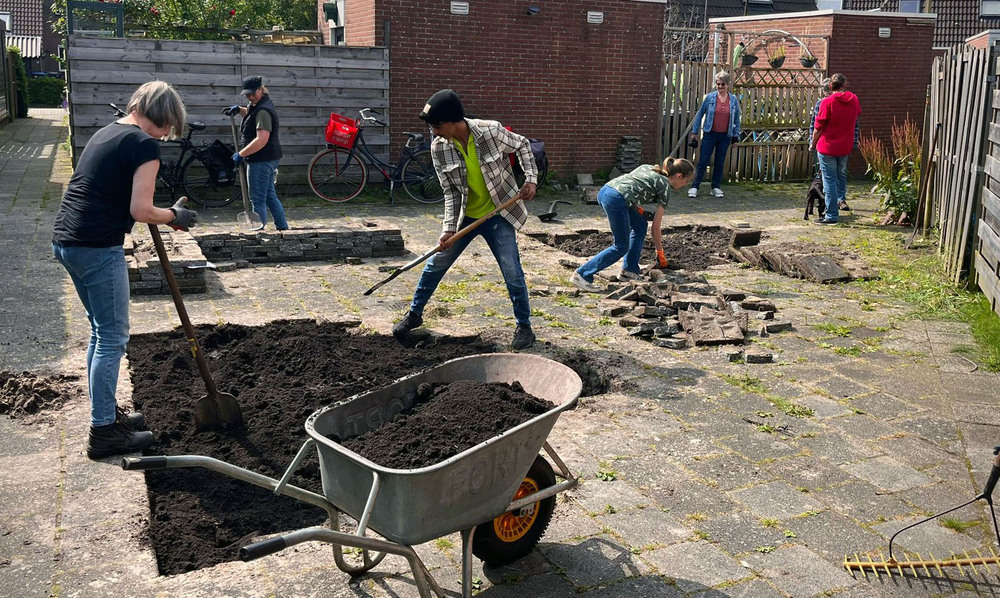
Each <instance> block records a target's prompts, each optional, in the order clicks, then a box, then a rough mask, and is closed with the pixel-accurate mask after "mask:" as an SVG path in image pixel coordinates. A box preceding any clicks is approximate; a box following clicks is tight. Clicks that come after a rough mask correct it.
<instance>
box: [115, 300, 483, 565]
mask: <svg viewBox="0 0 1000 598" xmlns="http://www.w3.org/2000/svg"><path fill="white" fill-rule="evenodd" d="M198 338H199V342H200V343H201V346H202V349H203V350H204V352H205V355H206V356H207V357H208V359H209V366H210V368H211V370H212V373H213V374H214V377H215V380H216V383H217V384H218V386H219V389H220V391H223V392H229V393H232V394H233V395H234V396H236V397H237V400H238V401H239V403H240V407H241V408H242V410H243V415H244V418H245V420H246V424H247V427H246V429H245V430H241V431H238V432H233V433H221V432H203V433H196V432H195V429H194V414H193V406H194V403H195V401H197V399H198V398H200V397H202V396H205V394H206V391H205V386H204V383H203V382H202V381H201V378H200V377H199V375H198V370H197V367H196V365H195V363H194V360H193V359H192V357H191V352H190V349H189V348H188V343H187V341H186V340H185V339H184V335H183V333H182V332H181V331H180V330H175V331H172V332H169V333H157V334H143V335H136V336H134V337H133V338H132V340H131V342H130V343H129V353H128V357H129V367H130V369H131V371H132V383H133V387H134V389H133V401H134V402H135V405H136V408H137V409H138V410H141V411H142V412H143V413H144V414H145V415H146V418H147V421H148V422H149V425H150V429H151V430H152V431H153V432H154V434H156V437H157V444H156V445H154V446H153V447H152V448H151V449H150V450H149V451H147V454H166V455H181V454H195V455H206V456H210V457H215V458H217V459H221V460H223V461H226V462H228V463H232V464H234V465H238V466H240V467H243V468H246V469H249V470H251V471H254V472H257V473H262V474H264V475H268V476H271V477H275V478H278V477H281V474H282V473H284V470H285V468H287V467H288V464H289V463H291V461H292V459H293V458H294V456H295V453H296V452H297V451H298V449H299V447H300V446H301V445H302V443H303V442H305V440H306V438H307V436H306V433H305V420H306V418H307V417H308V416H309V415H310V414H311V413H312V412H313V411H315V410H316V409H319V408H320V407H323V406H325V405H329V404H330V403H333V402H335V401H339V400H342V399H345V398H347V397H350V396H352V395H355V394H358V393H361V392H365V391H368V390H371V389H374V388H378V387H381V386H385V385H387V384H390V383H391V382H393V381H394V380H396V379H397V378H400V377H402V376H405V375H407V374H412V373H414V372H417V371H421V370H424V369H426V368H428V367H431V366H434V365H437V364H440V363H441V362H443V361H447V360H449V359H453V358H455V357H461V356H463V355H472V354H476V353H492V352H494V347H493V345H490V344H485V343H482V342H479V340H478V339H477V338H475V337H468V338H454V337H451V338H447V337H446V338H439V339H436V340H435V339H433V338H428V339H427V340H425V341H423V342H421V343H420V344H419V345H418V346H417V347H412V348H407V347H403V346H401V345H400V344H399V343H398V342H396V341H395V339H393V338H392V337H390V336H383V335H369V334H361V333H357V332H351V331H348V330H344V329H343V328H342V327H338V326H337V325H334V324H324V323H316V322H314V321H311V320H296V321H287V320H285V321H277V322H272V323H270V324H268V325H266V326H262V327H247V326H238V325H233V324H225V325H222V326H219V327H216V326H200V327H199V330H198ZM146 481H147V484H148V488H149V498H150V506H151V509H152V516H151V521H150V536H151V540H152V543H153V546H154V548H155V550H156V555H157V562H158V565H159V568H160V571H161V573H164V574H176V573H183V572H185V571H191V570H194V569H199V568H202V567H207V566H211V565H214V564H217V563H220V562H223V561H226V560H234V559H235V558H236V554H237V551H238V550H239V548H240V546H242V545H245V544H246V543H248V540H249V538H250V537H252V536H255V535H259V534H269V533H275V532H279V531H283V530H291V529H297V528H301V527H308V526H313V525H319V524H322V523H323V521H324V520H325V519H326V514H325V513H324V512H323V511H321V510H319V509H316V508H315V507H312V506H309V505H307V504H305V503H302V502H299V501H296V500H292V499H290V498H287V497H276V496H274V495H273V494H272V493H271V492H269V491H267V490H265V489H263V488H258V487H256V486H252V485H250V484H247V483H245V482H239V481H237V480H234V479H231V478H229V477H226V476H223V475H221V474H217V473H213V472H209V471H205V470H199V469H171V470H162V471H150V472H147V473H146ZM291 483H292V484H294V485H297V486H300V487H304V488H307V489H309V490H312V491H314V492H321V488H320V478H319V468H318V462H317V460H316V457H315V455H312V456H310V457H309V458H308V459H306V461H305V462H304V463H303V466H302V467H300V468H299V470H298V472H297V474H296V475H295V476H293V478H292V480H291Z"/></svg>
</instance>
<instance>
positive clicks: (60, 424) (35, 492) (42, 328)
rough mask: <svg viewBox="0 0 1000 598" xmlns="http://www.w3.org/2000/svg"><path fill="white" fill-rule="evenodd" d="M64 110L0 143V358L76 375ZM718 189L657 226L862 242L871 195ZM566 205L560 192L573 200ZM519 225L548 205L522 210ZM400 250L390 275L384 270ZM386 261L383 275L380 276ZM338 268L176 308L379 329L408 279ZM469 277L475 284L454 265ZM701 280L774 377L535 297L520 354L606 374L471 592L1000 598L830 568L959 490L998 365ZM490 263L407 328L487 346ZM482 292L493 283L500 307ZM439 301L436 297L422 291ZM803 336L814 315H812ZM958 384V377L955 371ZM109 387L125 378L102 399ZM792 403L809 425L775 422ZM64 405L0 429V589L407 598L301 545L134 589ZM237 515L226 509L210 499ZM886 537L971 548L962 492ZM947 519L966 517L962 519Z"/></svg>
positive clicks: (138, 324) (231, 286) (406, 215)
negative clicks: (339, 321)
mask: <svg viewBox="0 0 1000 598" xmlns="http://www.w3.org/2000/svg"><path fill="white" fill-rule="evenodd" d="M64 118H65V116H64V113H63V112H61V111H58V110H54V111H41V110H33V111H32V113H31V118H29V119H25V120H19V121H16V122H15V123H13V124H11V125H7V126H5V127H4V128H2V129H0V248H2V250H3V251H2V252H0V310H2V311H0V369H7V370H30V371H33V372H40V373H46V372H62V373H70V374H80V373H81V372H82V371H83V357H84V347H85V344H86V340H87V338H88V334H89V332H88V329H87V324H86V318H85V317H84V314H83V312H82V308H81V306H80V305H79V301H78V300H77V299H76V296H75V294H74V293H73V291H72V288H71V285H70V284H69V280H68V277H67V276H66V275H65V273H64V272H63V271H62V269H61V268H60V267H59V266H58V264H57V263H56V262H55V261H54V260H53V259H52V257H51V251H50V249H49V237H50V234H51V222H52V219H53V217H54V214H55V211H56V209H57V207H58V201H59V198H60V197H61V193H62V189H63V187H64V185H65V183H66V182H67V181H68V178H69V175H70V169H69V165H68V156H67V155H66V154H65V150H64V148H63V146H62V145H61V144H62V142H63V141H64V139H65V135H66V126H65V124H64ZM728 195H729V197H727V199H725V200H715V199H709V198H707V197H699V198H696V199H693V200H692V199H688V198H686V197H684V198H681V199H679V200H677V201H676V202H674V204H673V205H672V207H671V210H670V214H669V218H668V221H667V223H666V224H667V225H680V224H689V223H706V224H729V223H731V222H733V221H747V222H751V223H752V224H753V225H754V226H756V227H761V228H764V229H765V230H767V231H768V235H769V237H770V238H771V239H780V240H794V239H808V240H817V241H819V242H826V243H830V244H845V245H847V244H849V243H850V242H851V240H852V239H855V238H859V237H863V236H864V235H865V234H866V223H867V222H870V214H871V208H872V207H873V206H872V205H866V202H865V201H864V200H863V199H861V198H859V199H858V200H855V201H852V204H854V205H855V208H856V211H855V212H854V213H853V214H852V216H851V217H850V218H848V219H847V222H848V225H847V226H842V227H836V228H832V229H831V228H828V227H815V226H807V225H805V224H803V222H802V220H801V212H800V210H801V202H800V198H799V195H800V194H794V196H793V195H792V194H791V193H788V192H782V191H781V188H780V187H776V188H772V187H766V186H745V187H741V188H731V189H730V190H728ZM574 199H575V198H574ZM288 204H289V207H288V212H289V220H290V221H291V223H292V226H293V227H296V226H329V225H332V224H336V223H338V222H343V221H348V220H355V219H359V218H378V219H382V220H384V221H386V222H387V223H390V224H395V225H398V226H401V227H402V229H403V231H404V236H405V238H406V243H407V247H408V248H409V249H410V250H411V251H413V252H416V253H417V254H419V253H421V252H422V251H423V249H424V248H427V247H431V246H433V243H434V239H435V238H436V236H437V229H438V226H439V217H440V214H439V211H440V207H438V206H429V207H428V206H420V205H416V204H414V203H413V202H410V201H409V200H407V199H404V198H397V204H396V205H394V206H389V205H387V202H385V203H383V202H378V203H368V204H364V203H353V202H352V203H348V204H347V205H325V204H324V205H320V204H321V202H320V201H319V200H313V199H305V198H303V199H301V200H298V199H296V200H293V201H289V202H288ZM530 207H531V209H532V211H533V213H541V212H543V211H545V208H547V201H538V202H535V203H533V204H531V206H530ZM238 211H240V208H239V207H237V206H233V207H232V208H231V209H230V208H226V209H223V210H213V211H211V212H203V213H202V217H203V221H204V224H203V225H202V226H200V227H199V230H200V231H209V230H233V229H235V228H236V219H235V217H236V213H237V212H238ZM559 213H560V218H561V222H556V223H554V224H542V223H540V222H539V221H538V220H537V219H534V218H532V222H531V223H530V225H529V230H528V231H527V232H532V231H543V230H545V231H561V230H566V231H571V230H579V229H584V228H596V229H600V230H606V227H607V224H606V222H605V220H604V218H603V215H602V214H601V213H600V210H599V209H598V208H596V207H595V206H585V205H582V204H580V203H579V202H578V201H576V202H575V205H573V206H560V209H559ZM521 246H522V254H523V256H522V257H523V263H524V267H525V271H526V272H527V275H528V278H529V285H530V287H531V288H532V289H533V290H539V289H542V288H545V287H549V286H557V285H566V283H567V280H568V275H569V274H570V272H571V271H570V270H567V269H565V268H563V267H562V266H560V265H559V264H558V260H559V259H560V258H567V257H568V256H566V255H565V254H563V253H561V252H558V251H556V250H554V249H551V248H548V247H546V246H544V245H542V244H540V243H538V242H536V241H534V240H532V239H530V238H527V237H522V242H521ZM400 261H402V260H400ZM394 263H395V262H394ZM376 265H377V264H376V263H375V262H374V261H373V262H370V263H366V264H363V265H360V266H347V265H334V264H324V263H307V264H299V265H282V266H257V267H253V268H247V269H242V270H235V271H231V272H216V273H210V274H209V276H210V280H209V291H208V293H206V294H205V295H203V296H192V297H190V298H189V299H188V310H189V311H190V313H191V316H192V318H193V320H194V321H195V323H215V322H219V321H230V322H238V323H244V324H258V323H262V322H265V321H269V320H271V319H278V318H335V317H342V316H356V317H360V318H361V319H362V321H363V322H364V326H366V327H369V328H371V329H374V330H377V331H379V332H383V333H387V332H388V331H389V328H390V327H391V324H392V321H393V320H395V319H397V318H398V317H399V316H400V315H401V314H402V312H403V310H404V309H405V307H406V304H407V302H408V300H409V297H410V293H412V290H413V287H414V284H415V281H416V278H417V275H418V272H409V273H407V274H405V275H404V276H402V277H400V278H399V279H398V280H396V281H394V282H393V283H391V284H389V285H387V286H385V287H383V289H381V290H380V292H378V293H376V294H375V295H373V296H371V297H363V296H362V292H363V291H364V289H366V288H368V287H369V286H370V285H371V284H372V283H373V282H374V281H376V280H378V279H379V278H381V276H384V274H379V273H378V272H376V269H375V266H376ZM459 273H465V274H472V273H483V274H484V275H483V276H480V277H460V276H457V275H456V274H459ZM706 276H707V277H708V279H709V280H710V281H711V282H712V283H714V284H716V285H718V286H722V287H729V288H737V289H741V290H745V291H748V292H753V293H756V294H758V295H765V296H767V297H768V298H770V299H772V300H773V301H774V302H775V303H776V305H777V306H778V310H779V313H780V314H781V317H782V319H787V320H790V321H792V322H793V323H794V325H795V328H794V330H793V331H790V332H786V333H780V334H776V335H773V336H770V337H767V338H763V339H757V342H758V344H759V345H760V346H762V347H764V348H767V349H770V350H772V351H773V352H774V354H775V361H776V362H777V363H775V364H769V365H745V364H733V363H730V362H729V361H728V360H727V359H726V357H725V355H724V353H722V352H720V351H717V350H715V349H709V350H700V349H699V350H693V349H689V350H683V351H673V350H668V349H660V348H656V347H653V346H652V345H650V344H648V343H645V342H642V341H637V340H635V339H632V338H630V337H628V335H627V334H626V333H625V331H624V330H623V329H621V328H619V327H617V326H614V325H601V324H600V317H599V315H598V313H597V309H596V299H594V298H591V297H578V298H574V299H572V300H568V301H567V300H565V299H559V300H557V299H556V298H554V297H533V298H532V307H533V309H534V310H535V311H534V320H535V328H536V332H537V334H538V336H539V339H540V340H541V341H542V342H541V343H539V344H538V345H537V346H536V347H535V348H534V349H532V352H536V353H539V354H543V355H544V354H546V353H547V352H550V351H551V350H552V347H560V348H565V349H576V348H579V349H583V350H586V351H587V352H588V354H589V355H591V357H592V358H593V359H594V360H595V361H596V362H597V363H600V364H603V366H604V367H606V368H608V369H609V371H611V372H612V373H613V374H614V380H613V384H612V388H611V390H610V391H609V392H608V393H606V394H602V395H598V396H593V397H586V398H585V399H583V400H582V401H581V403H580V406H579V407H578V408H577V409H576V410H574V411H572V412H568V413H566V414H564V415H563V416H562V417H561V418H560V420H559V422H558V424H557V425H556V428H555V430H554V432H553V434H552V436H551V437H550V441H551V443H552V444H553V446H554V447H555V448H556V450H557V451H559V453H560V455H561V456H562V457H563V458H564V459H566V461H567V463H568V464H569V466H570V467H571V468H572V469H573V470H574V471H575V472H576V473H578V474H579V475H580V476H581V478H582V480H583V481H582V484H581V485H580V487H579V488H578V489H575V490H573V491H571V492H568V493H565V494H562V495H560V496H559V500H558V504H557V507H556V514H555V517H554V519H553V521H552V523H551V525H550V527H549V530H548V532H547V533H546V535H545V537H544V538H543V539H542V542H541V544H540V545H539V548H538V550H536V551H534V552H533V553H532V554H531V555H530V556H529V557H527V558H525V559H522V560H521V561H519V562H517V563H515V564H513V565H511V566H509V567H506V568H503V569H499V570H486V571H484V570H483V569H482V567H481V564H480V563H479V562H478V561H477V562H476V565H475V579H474V589H475V590H476V591H477V592H478V593H479V595H482V596H489V597H502V596H519V597H521V596H544V597H549V596H572V595H578V594H579V595H584V596H589V597H595V598H596V597H601V598H605V597H623V598H624V597H633V596H666V597H674V596H699V597H706V598H709V597H711V598H722V597H730V598H738V597H745V598H751V597H752V598H758V597H759V598H770V597H779V596H792V597H802V598H807V597H814V596H839V597H845V598H869V597H881V596H893V597H902V596H916V597H923V596H926V597H932V596H933V597H937V596H974V595H994V594H996V593H1000V588H998V586H997V579H998V577H997V571H996V568H995V567H994V571H992V573H991V574H990V575H982V574H981V573H972V572H969V571H968V570H966V571H964V572H963V573H962V574H960V573H958V572H957V571H953V572H952V574H951V575H950V577H948V578H935V579H926V578H918V579H914V578H912V577H911V578H903V579H899V578H893V579H892V580H888V579H886V577H885V576H884V575H883V576H881V578H878V579H873V578H867V579H865V578H862V577H861V576H857V577H855V576H851V575H849V574H848V573H846V572H845V571H844V570H843V568H842V567H841V564H840V563H841V560H842V559H843V557H844V554H846V553H851V554H853V553H855V552H858V553H862V552H865V551H877V550H882V551H884V550H885V547H886V544H887V541H888V537H889V536H890V535H892V533H893V532H894V531H896V530H898V529H900V528H901V527H903V526H904V525H906V524H907V523H909V522H911V521H915V520H916V518H918V517H920V516H923V515H927V514H930V513H933V512H937V511H939V510H943V509H945V508H949V507H951V506H954V505H957V504H960V503H962V502H965V501H967V500H969V499H971V498H973V497H974V496H975V495H976V494H977V493H978V492H980V491H981V488H982V484H983V483H984V482H985V479H986V476H987V474H988V472H989V470H990V465H991V462H992V454H991V451H992V448H993V446H994V445H996V444H1000V433H998V431H1000V430H998V426H1000V416H998V415H997V414H996V411H997V410H996V406H997V402H998V399H1000V376H998V375H997V374H992V373H986V372H984V371H982V370H980V369H975V370H974V364H972V363H970V362H969V361H968V360H966V359H965V358H963V357H960V356H959V355H957V354H956V353H954V352H953V350H954V349H955V348H956V347H959V346H962V345H968V344H970V343H971V338H970V336H969V331H968V329H967V328H966V327H965V326H964V325H960V324H955V323H949V322H938V321H927V320H913V319H909V318H908V317H907V316H906V314H907V313H908V311H909V309H910V308H909V306H907V305H902V304H898V303H896V302H894V301H892V300H890V299H889V298H887V297H883V296H878V295H875V294H873V293H872V292H871V291H870V290H869V289H867V288H866V287H865V286H864V285H862V284H849V285H836V286H821V285H816V284H812V283H808V282H802V281H796V280H791V279H788V278H783V277H780V276H777V275H773V274H768V273H765V272H759V271H754V270H747V269H742V268H739V267H737V266H735V265H724V266H720V267H716V268H712V269H710V270H709V271H708V272H707V273H706ZM502 288H503V287H502V282H501V281H500V277H499V273H498V271H497V268H496V266H495V264H494V263H493V258H492V256H491V255H490V253H489V251H488V250H487V249H486V247H485V245H482V246H480V245H476V246H474V247H473V248H471V249H470V251H469V252H468V253H467V254H466V256H464V257H463V259H462V261H461V262H460V263H459V264H457V265H456V269H455V272H454V273H453V274H450V275H449V277H447V278H446V279H445V281H444V284H443V285H442V288H441V289H440V290H439V291H438V293H437V295H436V297H435V299H434V300H432V302H431V304H430V306H429V309H428V312H427V314H426V316H427V317H426V319H427V326H428V327H429V328H431V329H432V330H434V331H435V332H438V333H442V334H449V333H458V332H463V333H466V332H470V331H473V332H483V333H484V334H485V335H487V336H489V337H491V338H496V339H497V341H498V342H509V338H510V334H511V333H512V331H513V322H512V319H511V317H510V306H509V301H508V300H507V299H506V297H505V294H504V293H503V292H502ZM498 291H500V292H498ZM444 299H447V301H445V300H444ZM177 324H178V321H177V319H176V315H175V314H174V310H173V307H172V304H171V303H170V300H169V298H168V297H136V298H134V300H133V305H132V332H133V334H140V333H143V332H152V331H163V330H167V329H170V328H172V327H174V326H176V325H177ZM824 325H825V326H824ZM973 370H974V371H973ZM130 388H131V387H130V384H129V380H128V376H127V372H126V371H124V370H123V376H122V380H121V385H120V396H121V397H122V400H123V401H126V402H127V401H128V397H129V394H130ZM790 404H794V405H800V406H804V407H808V408H810V409H811V410H812V415H811V416H808V417H792V416H790V415H786V414H785V413H784V412H783V411H782V408H783V407H785V408H787V407H788V405H790ZM87 413H88V408H87V404H86V399H85V396H84V395H81V396H78V397H76V398H74V400H72V401H71V402H70V403H69V404H68V405H67V406H66V407H65V408H63V409H61V410H60V411H58V412H56V413H54V414H52V415H51V416H50V417H49V418H48V419H47V420H46V421H42V422H36V423H33V424H31V425H25V424H23V423H21V422H19V421H16V420H15V421H11V420H8V419H6V418H3V419H0V463H2V466H0V480H2V483H0V505H2V507H0V595H4V596H19V597H21V596H23V597H34V596H38V597H44V596H108V595H129V596H175V595H176V596H181V595H183V596H319V595H323V596H372V597H389V596H391V597H396V596H400V597H402V596H407V597H408V596H416V595H417V594H416V591H415V589H414V586H413V583H412V578H411V576H410V574H409V571H408V568H407V567H406V564H405V562H404V561H402V560H401V559H398V558H394V557H389V558H387V559H386V560H385V562H384V563H383V564H382V565H380V566H379V567H377V568H376V569H375V570H374V572H373V573H371V574H369V575H366V576H362V577H360V578H357V579H351V578H350V577H348V576H347V575H345V574H343V573H341V572H339V571H338V570H337V569H336V567H335V565H334V563H333V559H332V558H331V555H330V552H329V548H328V547H326V546H322V545H318V544H305V545H301V546H299V547H297V548H295V549H292V550H286V551H284V552H281V553H278V554H277V555H274V556H271V557H267V558H265V559H262V560H259V561H256V562H253V563H225V564H222V565H219V566H217V567H213V568H211V569H210V570H203V571H196V572H193V573H189V574H185V575H178V576H173V577H160V576H158V575H157V570H156V563H155V557H154V554H153V552H152V549H151V548H150V546H149V545H148V540H147V538H146V535H145V526H146V521H147V520H148V509H149V505H148V502H147V498H146V493H145V488H144V484H143V478H142V476H141V475H138V474H132V473H125V472H122V471H121V470H120V469H118V467H117V466H115V465H114V464H113V463H112V462H111V461H112V460H109V462H107V463H103V462H102V463H94V462H90V461H88V460H87V459H86V457H85V455H84V454H83V449H84V445H85V438H86V428H87ZM234 508H238V505H234ZM950 517H951V518H953V520H954V521H953V522H952V525H951V528H960V529H961V528H964V530H963V531H961V532H959V531H955V530H954V529H951V528H949V527H945V526H944V525H941V524H939V523H931V524H927V525H924V526H921V527H919V528H916V529H915V530H914V531H913V532H909V533H907V534H904V535H901V536H900V537H899V538H898V539H897V546H898V547H900V548H903V549H907V550H913V551H917V552H920V553H921V554H923V555H925V556H926V555H927V554H928V553H933V554H934V555H935V556H939V557H943V556H946V555H948V554H951V553H953V552H963V551H966V550H970V551H974V550H975V549H980V550H983V549H985V548H987V547H990V546H993V545H994V544H995V541H991V539H990V538H991V536H992V529H991V526H990V525H989V524H988V519H987V517H988V515H987V511H986V510H985V508H984V505H983V504H982V502H980V503H977V504H976V505H974V506H971V507H967V508H965V509H962V510H960V511H957V512H955V513H952V514H951V515H950ZM965 522H976V524H975V525H972V526H971V527H966V526H963V525H962V524H963V523H965ZM460 546H461V543H460V540H459V538H458V536H457V535H454V536H451V537H448V538H446V539H444V540H442V541H437V542H431V543H429V544H426V545H423V546H420V547H418V552H419V553H420V555H421V557H422V558H423V559H424V561H425V562H426V564H427V565H428V567H429V568H430V569H431V571H432V573H433V574H434V576H435V577H436V578H437V579H438V581H439V582H440V583H441V585H442V586H443V587H444V588H445V590H446V591H447V592H448V593H449V595H457V594H458V593H459V592H460V591H461V586H460V583H459V580H460V569H459V565H460V562H461V554H460Z"/></svg>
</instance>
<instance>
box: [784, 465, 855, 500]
mask: <svg viewBox="0 0 1000 598" xmlns="http://www.w3.org/2000/svg"><path fill="white" fill-rule="evenodd" d="M765 467H766V468H767V469H768V471H770V472H771V473H772V474H773V475H774V477H775V478H777V479H781V480H784V481H785V482H788V484H789V485H791V486H792V487H793V488H795V489H796V490H798V491H802V490H806V491H808V492H818V491H821V490H823V489H825V488H829V487H830V486H838V485H840V484H844V483H848V482H851V481H854V479H855V478H854V477H853V476H851V475H850V474H848V473H847V472H845V471H844V470H842V469H840V468H839V467H836V466H835V465H832V464H830V463H827V462H825V461H818V460H816V459H813V458H811V457H806V456H798V457H792V458H789V459H782V460H780V461H777V462H775V463H771V464H768V465H766V466H765Z"/></svg>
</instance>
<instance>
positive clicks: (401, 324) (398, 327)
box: [392, 311, 424, 338]
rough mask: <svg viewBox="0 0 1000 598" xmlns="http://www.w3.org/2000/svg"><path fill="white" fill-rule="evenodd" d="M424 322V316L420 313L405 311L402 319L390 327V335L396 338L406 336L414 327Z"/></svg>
mask: <svg viewBox="0 0 1000 598" xmlns="http://www.w3.org/2000/svg"><path fill="white" fill-rule="evenodd" d="M423 323H424V318H423V316H421V315H420V314H415V313H413V312H412V311H408V312H406V315H405V316H403V319H402V320H400V321H398V322H396V324H395V325H394V326H393V327H392V335H393V336H394V337H396V338H406V335H407V334H409V333H410V331H411V330H413V329H414V328H416V327H418V326H420V325H422V324H423Z"/></svg>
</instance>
